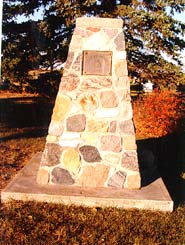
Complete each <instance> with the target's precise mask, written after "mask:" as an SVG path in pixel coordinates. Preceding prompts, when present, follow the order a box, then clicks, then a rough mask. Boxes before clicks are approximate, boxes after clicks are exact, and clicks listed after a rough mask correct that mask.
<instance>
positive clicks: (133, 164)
mask: <svg viewBox="0 0 185 245" xmlns="http://www.w3.org/2000/svg"><path fill="white" fill-rule="evenodd" d="M121 166H122V167H123V168H127V169H129V170H135V171H139V168H138V159H137V152H136V151H126V152H124V154H123V155H122V160H121Z"/></svg>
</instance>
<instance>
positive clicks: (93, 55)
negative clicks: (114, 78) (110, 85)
mask: <svg viewBox="0 0 185 245" xmlns="http://www.w3.org/2000/svg"><path fill="white" fill-rule="evenodd" d="M82 74H83V75H102V76H110V75H111V74H112V52H111V51H84V52H83V68H82Z"/></svg>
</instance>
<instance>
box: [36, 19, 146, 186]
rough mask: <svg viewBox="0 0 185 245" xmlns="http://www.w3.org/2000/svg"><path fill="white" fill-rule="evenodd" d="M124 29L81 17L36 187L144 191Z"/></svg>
mask: <svg viewBox="0 0 185 245" xmlns="http://www.w3.org/2000/svg"><path fill="white" fill-rule="evenodd" d="M122 27H123V22H122V20H121V19H111V18H94V17H81V18H77V20H76V28H75V30H74V34H73V36H72V40H71V43H70V46H69V52H68V57H67V61H66V64H65V67H64V73H63V77H62V80H61V83H60V87H59V91H58V94H57V97H56V101H55V106H54V109H53V114H52V118H51V123H50V126H49V131H48V135H47V138H46V145H45V149H44V151H43V154H42V158H41V162H40V167H39V170H38V174H37V183H39V184H42V185H46V184H48V185H61V188H62V186H63V185H70V186H81V187H92V188H95V187H105V188H119V189H122V188H128V189H139V188H140V187H141V184H140V182H141V180H140V173H139V167H138V157H137V147H136V140H135V130H134V125H133V120H132V116H133V115H132V107H131V97H130V84H129V79H128V71H127V62H126V51H125V39H124V34H123V30H122Z"/></svg>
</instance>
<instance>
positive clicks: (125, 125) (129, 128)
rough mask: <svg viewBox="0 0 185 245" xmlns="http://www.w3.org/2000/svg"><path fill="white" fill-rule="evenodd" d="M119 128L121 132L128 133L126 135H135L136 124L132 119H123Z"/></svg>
mask: <svg viewBox="0 0 185 245" xmlns="http://www.w3.org/2000/svg"><path fill="white" fill-rule="evenodd" d="M119 130H120V133H123V134H126V135H129V134H130V135H135V129H134V124H133V121H132V120H126V121H122V122H120V124H119Z"/></svg>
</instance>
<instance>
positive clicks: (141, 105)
mask: <svg viewBox="0 0 185 245" xmlns="http://www.w3.org/2000/svg"><path fill="white" fill-rule="evenodd" d="M133 111H134V123H135V127H136V136H137V137H138V138H143V137H147V138H151V137H162V136H165V135H167V134H170V133H174V132H175V131H177V130H178V129H179V128H180V126H179V125H180V123H179V122H180V119H181V118H182V117H183V115H182V108H181V100H180V99H179V97H178V95H177V94H176V93H174V92H171V91H168V90H164V91H161V92H158V91H154V92H153V93H151V94H147V95H144V96H143V97H140V98H138V99H137V100H135V101H134V102H133Z"/></svg>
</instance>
